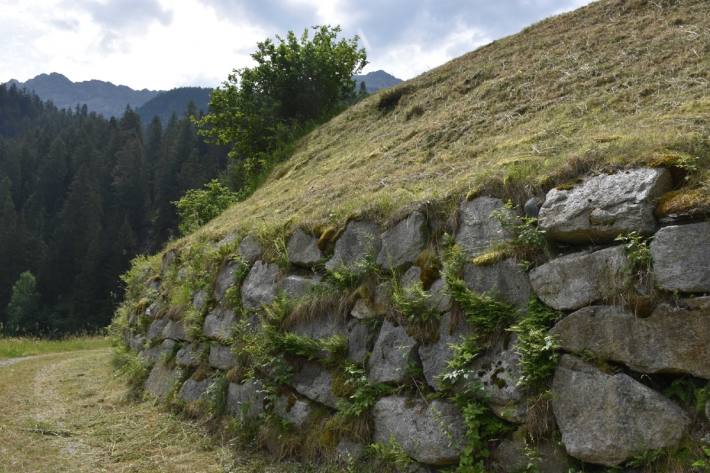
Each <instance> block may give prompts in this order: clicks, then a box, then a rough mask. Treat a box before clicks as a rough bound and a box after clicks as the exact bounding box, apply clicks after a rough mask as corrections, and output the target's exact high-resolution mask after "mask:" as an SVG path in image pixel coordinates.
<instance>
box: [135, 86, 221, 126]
mask: <svg viewBox="0 0 710 473" xmlns="http://www.w3.org/2000/svg"><path fill="white" fill-rule="evenodd" d="M211 93H212V89H210V88H203V87H178V88H177V89H173V90H168V91H167V92H160V93H159V94H158V95H156V96H155V97H153V98H152V99H150V100H148V101H147V102H146V103H144V104H143V105H141V106H140V107H138V108H137V109H136V112H138V115H140V117H141V120H143V122H144V123H149V122H150V120H152V119H153V118H154V117H158V118H160V120H161V121H162V122H163V123H166V122H167V121H168V120H169V119H170V116H171V115H172V114H173V113H175V114H178V115H182V114H183V113H185V110H186V109H187V106H188V105H189V104H190V102H192V103H193V104H194V105H195V108H196V109H197V110H198V111H200V112H207V107H208V105H209V103H210V94H211Z"/></svg>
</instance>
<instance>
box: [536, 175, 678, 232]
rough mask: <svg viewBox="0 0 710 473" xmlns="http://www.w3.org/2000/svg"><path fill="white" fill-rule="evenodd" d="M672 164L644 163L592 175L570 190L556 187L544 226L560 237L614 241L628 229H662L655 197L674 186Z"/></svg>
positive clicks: (542, 214) (544, 213) (542, 217)
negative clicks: (664, 166) (647, 165)
mask: <svg viewBox="0 0 710 473" xmlns="http://www.w3.org/2000/svg"><path fill="white" fill-rule="evenodd" d="M671 187H672V181H671V176H670V173H669V172H668V171H667V170H666V169H659V168H656V169H652V168H640V169H632V170H628V171H623V172H619V173H616V174H602V175H599V176H594V177H590V178H588V179H586V180H584V182H583V183H582V184H580V185H578V186H575V187H574V188H572V189H569V190H562V189H552V190H551V191H550V192H548V193H547V198H546V199H545V203H544V204H543V205H542V208H541V209H540V215H539V224H540V228H541V229H542V230H544V231H545V232H547V235H548V236H550V237H551V238H553V239H555V240H560V241H569V242H583V241H597V242H600V241H611V240H613V239H614V238H615V237H616V236H618V235H620V234H622V233H628V232H632V231H635V232H639V233H642V234H650V233H653V232H654V231H655V230H656V226H657V224H656V219H655V217H654V215H653V211H654V208H655V201H656V199H658V197H660V196H661V195H662V194H663V193H665V192H668V191H669V190H671Z"/></svg>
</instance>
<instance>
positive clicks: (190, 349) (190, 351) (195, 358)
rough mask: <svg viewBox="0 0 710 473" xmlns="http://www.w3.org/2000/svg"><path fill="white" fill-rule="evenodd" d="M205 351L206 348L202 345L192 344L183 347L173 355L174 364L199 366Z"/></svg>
mask: <svg viewBox="0 0 710 473" xmlns="http://www.w3.org/2000/svg"><path fill="white" fill-rule="evenodd" d="M205 350H206V346H205V344H203V343H195V342H193V343H190V344H189V345H183V346H182V347H181V348H180V349H179V350H178V352H177V353H176V354H175V363H176V364H177V365H178V366H189V367H195V366H199V365H200V361H201V359H202V354H203V353H204V352H205Z"/></svg>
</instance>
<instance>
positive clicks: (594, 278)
mask: <svg viewBox="0 0 710 473" xmlns="http://www.w3.org/2000/svg"><path fill="white" fill-rule="evenodd" d="M628 266H629V263H628V258H627V257H626V253H625V251H624V247H623V246H614V247H612V248H606V249H603V250H599V251H594V252H589V251H582V252H579V253H573V254H571V255H566V256H562V257H560V258H556V259H553V260H552V261H549V262H547V263H545V264H543V265H541V266H538V267H537V268H535V269H533V270H532V271H531V272H530V285H531V286H532V288H533V290H534V291H535V294H536V295H537V297H539V298H540V300H542V301H543V302H544V303H545V304H547V305H549V306H550V307H553V308H555V309H558V310H573V309H579V308H580V307H583V306H585V305H589V304H591V303H593V302H596V301H602V300H606V299H611V298H613V297H614V296H618V295H619V293H621V292H622V291H623V290H624V289H625V286H626V280H627V268H628Z"/></svg>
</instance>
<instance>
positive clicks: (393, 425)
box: [372, 396, 465, 465]
mask: <svg viewBox="0 0 710 473" xmlns="http://www.w3.org/2000/svg"><path fill="white" fill-rule="evenodd" d="M372 415H373V419H374V423H375V432H374V439H375V441H376V442H384V443H386V442H389V441H390V438H394V439H395V440H396V441H397V443H399V445H400V446H401V447H402V448H403V449H404V451H405V452H406V453H407V455H409V456H410V457H412V458H414V459H415V460H416V461H418V462H421V463H428V464H431V465H447V464H452V463H455V462H456V461H458V457H459V455H460V454H461V451H462V446H463V434H464V431H465V428H464V425H463V421H462V419H461V416H460V414H459V412H458V409H456V407H455V406H454V405H453V404H451V403H448V402H446V401H440V400H435V401H433V402H432V403H431V404H427V403H426V402H424V401H421V400H419V399H416V400H415V399H409V398H406V397H404V396H389V397H385V398H382V399H380V400H379V401H377V403H376V404H375V407H374V409H373V413H372Z"/></svg>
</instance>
